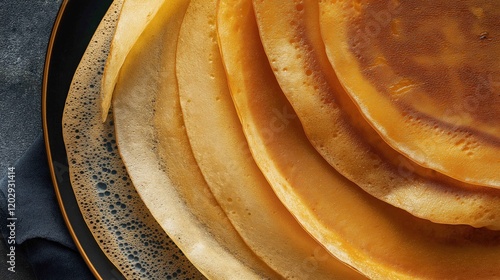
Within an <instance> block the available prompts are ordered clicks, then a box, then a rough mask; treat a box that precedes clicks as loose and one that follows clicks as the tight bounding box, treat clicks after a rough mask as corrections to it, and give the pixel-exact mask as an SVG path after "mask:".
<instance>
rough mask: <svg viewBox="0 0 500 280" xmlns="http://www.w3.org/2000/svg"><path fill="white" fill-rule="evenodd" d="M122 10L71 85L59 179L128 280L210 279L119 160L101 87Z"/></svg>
mask: <svg viewBox="0 0 500 280" xmlns="http://www.w3.org/2000/svg"><path fill="white" fill-rule="evenodd" d="M121 5H122V2H121V1H115V2H113V4H111V6H110V8H109V10H108V11H107V13H106V15H105V16H104V17H103V20H102V21H101V23H100V25H99V26H98V27H97V29H96V31H95V33H94V36H93V37H92V40H90V43H89V45H88V47H87V49H86V51H85V53H84V55H83V57H82V59H81V61H80V64H79V65H78V68H77V69H76V71H75V74H74V76H73V80H72V81H71V86H70V89H69V92H68V96H67V99H66V104H65V107H64V112H63V117H62V133H63V138H64V145H65V147H66V152H67V157H68V163H67V164H68V167H69V170H67V169H66V167H65V166H64V164H65V163H64V162H55V166H56V168H57V169H58V173H57V174H63V173H64V172H66V171H67V172H69V175H70V179H71V188H72V190H73V191H74V193H75V197H76V201H77V203H78V207H79V209H80V211H81V213H82V215H83V219H84V220H85V223H86V224H87V226H88V229H89V230H90V232H91V233H92V235H93V236H94V238H95V240H96V242H97V244H99V246H100V248H101V250H102V252H103V253H104V254H105V255H106V257H108V259H109V260H110V261H111V262H112V263H113V264H114V265H115V266H116V268H117V269H118V271H119V272H120V273H122V274H123V275H124V276H125V278H128V279H131V278H149V279H151V278H154V279H165V278H168V277H170V276H172V273H173V272H176V273H179V274H180V275H184V276H186V277H191V278H192V279H204V277H203V275H202V274H201V273H200V272H199V271H198V270H197V269H196V268H195V267H194V266H193V265H192V264H191V263H190V262H189V260H188V259H187V258H186V257H185V256H184V255H183V254H179V249H178V248H177V246H175V244H174V243H173V241H172V240H171V239H170V238H169V237H168V236H167V235H166V234H165V233H164V231H163V230H162V228H161V227H160V226H159V225H158V223H157V222H156V220H155V219H154V217H153V216H152V215H151V213H150V212H149V210H148V208H147V207H146V205H144V203H143V202H142V200H141V199H140V197H139V195H138V194H137V192H136V191H135V189H134V187H133V185H132V183H131V181H130V178H129V177H128V175H127V172H126V170H125V166H124V165H123V162H122V160H121V158H120V156H119V155H118V151H117V147H116V142H115V137H114V126H113V122H112V120H108V121H107V122H105V123H103V122H102V121H101V117H100V116H101V115H100V113H99V112H100V110H99V108H100V104H99V87H98V86H97V85H99V83H100V80H101V77H102V75H101V72H102V68H103V66H104V61H105V59H106V56H107V54H108V50H109V45H110V42H111V39H112V36H113V31H114V28H115V27H116V21H117V17H118V11H120V7H121ZM59 172H61V173H59ZM77 246H79V245H78V242H77Z"/></svg>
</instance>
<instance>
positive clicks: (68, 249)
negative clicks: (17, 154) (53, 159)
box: [0, 135, 94, 279]
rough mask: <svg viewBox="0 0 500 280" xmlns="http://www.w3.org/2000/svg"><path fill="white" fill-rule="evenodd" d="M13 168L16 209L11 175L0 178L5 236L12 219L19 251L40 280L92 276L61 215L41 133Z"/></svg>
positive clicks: (0, 218) (0, 215)
mask: <svg viewBox="0 0 500 280" xmlns="http://www.w3.org/2000/svg"><path fill="white" fill-rule="evenodd" d="M13 167H14V172H15V173H14V175H15V184H14V185H15V188H12V187H13V185H11V189H14V190H15V192H11V193H13V194H15V208H14V209H13V210H11V209H12V208H13V207H12V205H7V204H8V203H7V202H8V198H9V196H8V193H7V192H8V180H9V178H8V177H5V178H2V180H1V181H0V220H2V221H4V222H2V226H1V231H2V235H3V236H4V238H8V236H9V234H10V232H11V229H12V226H11V227H10V228H9V227H8V224H9V223H12V222H13V223H14V225H15V231H14V232H15V240H16V250H22V251H23V253H24V254H25V255H26V258H27V260H28V262H29V263H30V264H31V266H32V268H33V270H34V274H35V275H36V276H37V278H38V279H93V278H94V277H93V275H92V273H91V272H90V270H89V268H88V267H87V265H86V263H85V262H84V260H83V258H82V257H81V256H80V254H79V252H78V251H77V249H76V247H75V244H74V242H73V240H72V238H71V236H70V234H69V232H68V229H67V228H66V226H65V223H64V220H63V218H62V214H61V211H60V209H59V205H58V203H57V200H56V196H55V192H54V188H53V185H52V181H51V177H50V172H49V168H48V163H47V157H46V153H45V146H44V141H43V137H42V135H40V136H38V137H37V139H36V140H35V142H34V143H33V144H32V145H31V147H30V148H29V149H28V150H27V151H26V152H25V154H24V155H23V156H22V157H21V158H20V159H19V160H18V161H17V162H16V163H15V164H14V166H13ZM10 198H13V197H12V195H11V196H10ZM8 206H10V208H11V209H8ZM8 218H11V219H10V220H8ZM10 246H11V245H10V244H9V247H10Z"/></svg>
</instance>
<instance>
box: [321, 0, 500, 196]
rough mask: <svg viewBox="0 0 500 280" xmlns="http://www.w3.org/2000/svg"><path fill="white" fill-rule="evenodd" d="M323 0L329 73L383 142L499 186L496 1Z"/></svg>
mask: <svg viewBox="0 0 500 280" xmlns="http://www.w3.org/2000/svg"><path fill="white" fill-rule="evenodd" d="M320 3H321V4H320V6H321V13H320V15H321V16H320V21H321V30H322V35H323V38H324V42H325V45H326V50H327V53H328V57H329V59H330V62H331V63H332V65H333V67H334V69H335V73H336V74H337V76H338V78H339V80H340V81H341V83H342V86H343V87H344V88H345V90H346V92H347V93H348V94H349V95H350V97H352V99H353V100H354V101H355V102H356V105H357V106H358V107H359V108H360V110H361V111H362V113H363V115H364V116H365V117H366V119H367V120H368V121H369V122H370V123H371V125H372V126H373V127H374V128H375V129H376V131H377V132H378V133H379V134H380V135H381V136H382V137H383V138H384V141H386V142H387V143H389V144H390V145H391V146H392V147H393V148H394V149H396V150H398V151H399V152H400V153H402V154H404V155H405V156H407V157H408V158H409V159H411V160H413V161H415V162H417V163H418V164H420V165H422V166H424V167H428V168H432V169H434V170H436V171H439V172H441V173H444V174H446V175H448V176H451V177H453V178H456V179H458V180H461V181H464V182H468V183H471V184H477V185H483V186H490V187H495V188H500V172H499V170H500V115H499V114H498V113H497V112H498V111H499V110H500V86H499V83H498V82H499V81H500V79H499V78H500V60H499V59H498V57H499V56H500V39H499V36H500V20H499V18H500V2H499V1H496V0H490V1H483V0H477V1H459V2H451V1H431V0H429V1H419V2H401V1H396V0H389V1H358V2H353V1H334V2H332V1H320Z"/></svg>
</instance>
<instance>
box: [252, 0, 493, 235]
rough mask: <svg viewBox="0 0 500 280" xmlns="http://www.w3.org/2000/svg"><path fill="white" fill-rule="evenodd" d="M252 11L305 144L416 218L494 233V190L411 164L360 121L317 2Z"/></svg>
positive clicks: (258, 5)
mask: <svg viewBox="0 0 500 280" xmlns="http://www.w3.org/2000/svg"><path fill="white" fill-rule="evenodd" d="M254 7H255V10H256V16H257V23H258V26H259V32H260V37H261V39H262V42H263V45H264V49H265V51H266V54H267V57H268V59H269V61H270V64H271V67H272V69H273V71H274V74H275V76H276V78H277V80H278V82H279V84H280V86H281V88H282V89H283V92H284V94H285V95H286V97H287V99H288V100H289V101H290V103H291V105H292V107H293V108H294V110H295V111H296V113H297V115H298V116H299V118H300V120H301V122H302V125H303V127H304V130H305V132H306V134H307V135H308V138H309V139H310V141H311V143H312V144H313V146H314V147H315V148H316V149H317V150H318V151H319V152H320V154H321V155H322V156H323V157H324V158H325V159H326V160H327V161H328V162H329V163H330V164H331V165H332V166H334V167H335V169H337V170H338V171H339V172H340V173H341V174H343V175H344V176H346V177H347V178H348V179H349V180H351V181H353V182H354V183H356V184H357V185H358V186H360V187H361V188H363V189H364V190H365V191H367V192H368V193H370V194H372V195H373V196H375V197H377V198H379V199H381V200H383V201H386V202H388V203H390V204H392V205H394V206H396V207H399V208H402V209H404V210H406V211H408V212H410V213H412V214H413V215H415V216H417V217H421V218H424V219H429V220H431V221H434V222H437V223H445V224H468V225H472V226H475V227H483V226H486V227H489V228H491V229H500V208H499V207H497V206H498V205H499V203H500V192H499V191H498V190H496V189H493V188H487V187H479V186H471V185H469V184H465V183H462V182H459V181H456V180H452V179H450V178H448V177H445V176H443V175H442V174H439V173H436V172H435V171H433V170H429V169H425V168H422V167H421V166H418V165H417V164H414V163H412V162H411V161H409V160H407V159H406V158H404V157H403V156H401V155H400V154H399V153H397V152H396V151H394V150H393V149H392V148H391V147H390V146H388V145H387V144H386V143H385V142H384V141H383V140H382V139H381V138H380V137H379V136H378V134H377V133H375V131H373V129H372V128H371V126H370V125H368V123H367V122H366V121H364V118H363V117H362V116H361V114H360V113H359V111H357V109H356V107H355V106H354V104H353V103H352V101H351V100H350V98H349V97H348V96H347V95H346V94H345V92H344V91H343V88H342V86H341V85H340V83H339V82H338V80H337V79H336V76H335V73H334V72H333V69H332V67H331V65H330V63H329V61H328V59H327V57H326V53H325V50H324V44H323V41H322V39H321V34H320V33H319V26H318V25H319V22H318V3H317V2H316V1H296V2H285V3H279V4H278V3H277V2H273V1H260V0H255V1H254ZM346 112H349V113H346ZM356 112H357V114H356Z"/></svg>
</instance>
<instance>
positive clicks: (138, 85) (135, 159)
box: [113, 1, 277, 279]
mask: <svg viewBox="0 0 500 280" xmlns="http://www.w3.org/2000/svg"><path fill="white" fill-rule="evenodd" d="M188 4H189V1H183V3H182V5H180V6H179V8H178V9H177V10H176V11H174V12H173V13H166V12H162V10H160V11H159V12H160V15H162V16H160V17H156V18H155V19H154V20H153V21H152V22H151V24H150V25H149V26H148V28H147V29H146V30H145V32H144V33H143V34H142V35H141V38H140V39H139V40H138V41H137V43H136V45H134V47H133V49H132V50H131V52H130V53H129V55H128V57H127V60H126V61H125V63H124V65H123V67H122V70H121V74H120V77H119V80H118V83H117V85H116V89H115V93H114V95H115V97H114V99H113V100H114V101H113V109H114V117H115V127H116V135H117V142H118V145H119V150H120V153H121V155H122V158H123V161H124V163H125V166H126V167H127V171H128V172H129V174H130V177H131V178H132V181H133V183H134V186H135V188H136V189H137V192H138V193H139V195H140V196H141V198H142V199H143V201H144V203H145V204H146V205H147V206H148V208H149V209H150V211H151V213H152V214H153V216H154V217H155V219H156V220H157V221H158V223H159V224H160V225H161V226H162V228H163V229H164V230H165V232H166V233H167V234H169V236H170V237H171V238H172V239H173V240H174V241H175V242H176V244H177V245H178V246H179V248H180V249H181V250H182V251H183V252H184V253H185V254H186V256H187V257H188V258H189V259H190V260H191V261H192V262H193V264H195V265H196V267H198V269H199V270H200V271H201V272H202V273H203V274H204V275H206V276H207V277H209V278H216V279H232V278H238V279H256V278H276V277H277V275H276V274H275V273H274V272H273V271H272V270H271V269H269V267H268V266H267V265H265V264H264V263H263V262H262V261H261V260H260V259H259V258H257V257H256V256H255V255H254V254H253V252H252V251H251V250H250V249H249V248H248V247H247V246H246V244H245V243H244V242H243V241H242V240H241V238H240V236H239V235H238V234H237V232H236V231H235V230H234V228H233V227H232V225H231V223H230V222H229V221H228V219H227V217H226V215H225V214H224V212H223V211H222V210H221V209H220V207H219V205H218V204H217V202H216V201H215V199H214V198H213V196H212V194H211V192H210V190H209V189H208V188H207V186H206V183H205V181H204V180H203V177H202V176H201V174H200V171H199V169H198V167H197V165H196V162H195V160H194V158H193V156H192V152H191V149H190V147H189V142H188V139H187V136H186V132H185V130H184V128H183V121H182V114H181V112H180V108H179V102H178V97H177V94H178V91H177V83H176V79H175V53H176V44H177V38H178V33H179V29H180V26H181V21H182V19H183V17H184V12H185V10H186V8H187V6H188ZM137 69H140V71H137ZM221 267H224V269H221Z"/></svg>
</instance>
